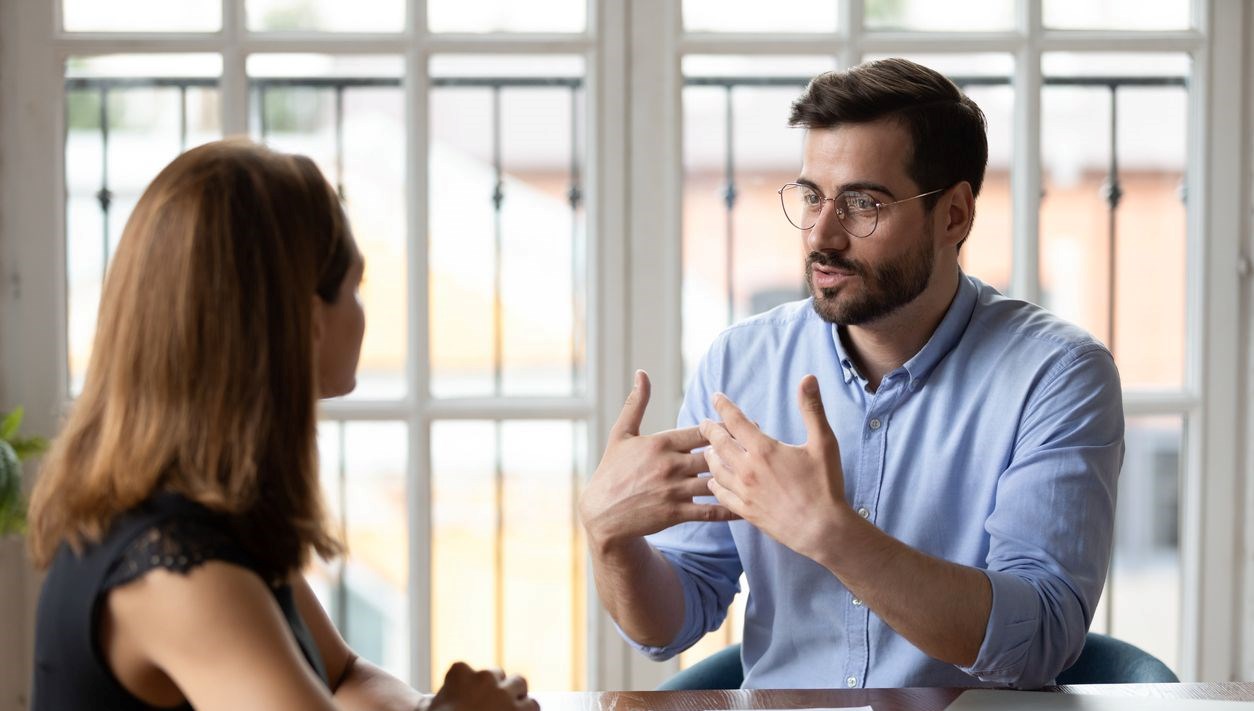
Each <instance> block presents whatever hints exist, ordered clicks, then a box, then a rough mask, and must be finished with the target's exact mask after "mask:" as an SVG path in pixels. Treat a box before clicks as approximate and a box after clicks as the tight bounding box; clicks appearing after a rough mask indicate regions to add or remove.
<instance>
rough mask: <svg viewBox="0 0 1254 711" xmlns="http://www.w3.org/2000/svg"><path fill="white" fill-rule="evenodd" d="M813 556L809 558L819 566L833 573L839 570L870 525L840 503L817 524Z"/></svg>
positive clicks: (851, 508) (848, 507) (849, 507)
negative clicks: (817, 529) (817, 530)
mask: <svg viewBox="0 0 1254 711" xmlns="http://www.w3.org/2000/svg"><path fill="white" fill-rule="evenodd" d="M817 525H818V527H819V532H818V533H817V534H816V538H815V541H816V542H815V544H814V554H813V555H811V556H809V557H810V558H812V559H813V560H814V561H815V562H817V563H818V564H819V565H822V566H823V567H824V568H827V569H828V570H830V571H832V572H833V573H835V572H836V571H837V570H839V569H840V568H841V566H842V565H843V563H844V561H845V560H846V558H847V556H848V554H849V553H850V551H851V550H852V548H853V547H854V546H856V545H858V541H859V539H860V538H864V537H865V535H866V531H865V527H866V526H868V525H870V524H869V523H868V522H867V521H866V520H865V519H863V518H862V517H861V516H859V515H858V513H857V512H856V511H854V510H853V507H851V506H849V505H848V504H846V503H844V502H841V503H839V504H837V505H836V506H834V507H833V508H832V509H831V510H830V511H829V512H828V515H826V516H823V517H822V518H821V519H820V522H819V523H818V524H817Z"/></svg>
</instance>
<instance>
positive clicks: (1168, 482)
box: [1092, 417, 1184, 670]
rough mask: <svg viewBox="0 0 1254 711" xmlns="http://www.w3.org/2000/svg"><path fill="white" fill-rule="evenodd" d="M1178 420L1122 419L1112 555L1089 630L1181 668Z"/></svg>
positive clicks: (1180, 424) (1180, 423)
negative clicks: (1122, 442)
mask: <svg viewBox="0 0 1254 711" xmlns="http://www.w3.org/2000/svg"><path fill="white" fill-rule="evenodd" d="M1183 425H1184V421H1183V418H1181V417H1132V418H1129V419H1128V425H1127V433H1126V437H1125V442H1126V444H1127V448H1128V449H1127V454H1126V456H1125V457H1124V460H1123V472H1122V473H1121V474H1120V477H1119V499H1118V501H1119V505H1118V506H1117V507H1116V514H1115V550H1114V556H1113V558H1112V559H1111V571H1110V577H1109V578H1108V579H1107V583H1106V591H1105V594H1104V595H1103V599H1102V604H1101V605H1100V606H1099V609H1098V611H1097V615H1096V616H1095V617H1094V619H1093V627H1092V629H1093V630H1094V631H1096V632H1104V633H1106V634H1111V635H1113V636H1115V637H1117V638H1119V639H1122V640H1124V641H1127V642H1131V643H1132V644H1135V645H1136V646H1138V647H1140V648H1141V649H1144V650H1145V651H1147V652H1149V653H1150V654H1153V655H1154V656H1156V657H1158V658H1159V659H1161V660H1162V661H1163V663H1164V664H1166V665H1167V666H1169V667H1171V668H1172V669H1175V670H1179V668H1180V666H1179V664H1180V632H1181V630H1180V610H1181V607H1180V605H1181V602H1180V589H1181V585H1180V581H1181V569H1180V486H1181V483H1180V472H1181V462H1182V461H1183V459H1182V442H1183Z"/></svg>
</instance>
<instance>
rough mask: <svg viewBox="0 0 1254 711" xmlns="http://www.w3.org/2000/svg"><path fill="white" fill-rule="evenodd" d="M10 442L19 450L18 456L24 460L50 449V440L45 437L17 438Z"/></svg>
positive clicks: (14, 448)
mask: <svg viewBox="0 0 1254 711" xmlns="http://www.w3.org/2000/svg"><path fill="white" fill-rule="evenodd" d="M9 444H11V445H13V451H14V452H17V458H18V459H20V460H22V461H25V460H27V459H30V458H31V457H34V456H37V455H40V454H43V453H44V452H46V451H48V440H46V439H44V438H43V437H24V438H17V439H14V440H12V441H11V442H9Z"/></svg>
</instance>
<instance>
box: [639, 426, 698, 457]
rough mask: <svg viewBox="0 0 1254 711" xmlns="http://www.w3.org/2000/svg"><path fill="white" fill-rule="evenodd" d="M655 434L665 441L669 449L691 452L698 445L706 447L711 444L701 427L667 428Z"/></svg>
mask: <svg viewBox="0 0 1254 711" xmlns="http://www.w3.org/2000/svg"><path fill="white" fill-rule="evenodd" d="M653 436H654V437H658V438H659V439H661V440H662V441H663V442H665V443H666V448H667V449H670V450H673V451H676V452H691V451H692V450H694V449H696V448H697V447H704V446H705V445H707V444H709V442H707V441H706V440H705V435H703V434H701V428H700V427H682V428H679V429H674V430H666V431H665V432H658V433H657V434H656V435H653Z"/></svg>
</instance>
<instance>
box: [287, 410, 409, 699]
mask: <svg viewBox="0 0 1254 711" xmlns="http://www.w3.org/2000/svg"><path fill="white" fill-rule="evenodd" d="M318 450H319V458H320V461H321V468H322V486H323V491H324V495H325V497H326V502H327V507H328V509H330V510H331V512H332V513H333V515H334V516H335V519H336V520H337V521H338V522H339V523H340V526H341V530H342V531H343V534H342V535H343V537H344V542H345V543H346V544H347V546H348V554H347V555H346V556H345V558H344V559H343V560H341V561H333V562H332V563H331V564H326V563H323V562H321V561H318V562H317V563H315V565H314V566H313V568H312V570H311V571H310V573H309V574H308V575H309V579H310V582H311V587H313V588H314V590H315V592H317V593H318V595H319V599H320V600H321V601H322V603H323V605H324V606H325V607H326V609H327V612H328V614H329V615H330V616H331V619H332V620H333V621H334V622H335V623H336V627H337V628H338V629H339V631H340V634H342V635H344V639H345V640H347V641H348V644H349V646H350V647H352V648H353V651H355V652H356V653H357V654H360V655H361V656H362V657H363V658H365V659H367V660H369V661H371V662H373V663H374V664H377V665H379V666H381V667H383V668H384V669H386V670H388V671H389V672H390V673H392V674H393V675H395V676H396V677H398V678H400V679H408V678H409V612H408V609H409V607H408V605H409V523H408V522H409V514H408V509H407V504H406V502H407V500H408V499H407V496H406V486H405V481H406V477H405V471H406V461H407V459H408V454H407V452H408V451H409V449H408V427H407V426H406V425H405V423H403V422H348V423H340V422H323V423H321V424H320V425H319V427H318Z"/></svg>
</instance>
